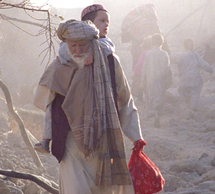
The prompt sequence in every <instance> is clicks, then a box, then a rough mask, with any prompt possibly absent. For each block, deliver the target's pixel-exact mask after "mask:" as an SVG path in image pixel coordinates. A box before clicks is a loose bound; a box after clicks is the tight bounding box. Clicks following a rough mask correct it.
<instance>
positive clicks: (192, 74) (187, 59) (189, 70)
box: [177, 51, 213, 109]
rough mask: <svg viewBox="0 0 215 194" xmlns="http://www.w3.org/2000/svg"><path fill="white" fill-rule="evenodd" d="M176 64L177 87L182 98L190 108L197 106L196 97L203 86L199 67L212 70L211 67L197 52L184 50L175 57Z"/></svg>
mask: <svg viewBox="0 0 215 194" xmlns="http://www.w3.org/2000/svg"><path fill="white" fill-rule="evenodd" d="M177 65H178V71H179V76H180V86H179V88H178V91H179V94H180V96H181V97H182V99H184V100H186V101H189V103H190V106H191V108H192V109H194V108H197V104H198V98H199V95H200V93H201V90H202V87H203V80H202V76H201V72H200V71H201V69H203V70H206V71H207V72H212V71H213V70H212V67H211V66H210V65H209V64H208V63H207V62H206V61H204V60H203V59H202V58H201V57H200V56H199V55H198V54H197V53H195V52H193V51H185V52H184V53H182V54H181V55H179V56H178V57H177Z"/></svg>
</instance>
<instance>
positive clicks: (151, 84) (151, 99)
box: [142, 33, 171, 127]
mask: <svg viewBox="0 0 215 194" xmlns="http://www.w3.org/2000/svg"><path fill="white" fill-rule="evenodd" d="M163 43H164V38H163V36H162V35H161V34H159V33H156V34H154V35H153V36H152V47H153V48H152V50H150V51H148V52H147V53H146V55H145V59H144V63H143V69H142V84H143V88H144V89H145V91H146V108H147V113H148V116H150V115H153V116H154V117H155V121H154V124H155V127H160V116H161V115H162V110H163V106H164V103H165V90H166V89H167V88H168V87H169V86H170V84H169V83H170V81H169V79H171V69H170V60H169V55H168V53H167V52H166V51H164V50H162V45H163Z"/></svg>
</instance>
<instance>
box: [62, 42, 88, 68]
mask: <svg viewBox="0 0 215 194" xmlns="http://www.w3.org/2000/svg"><path fill="white" fill-rule="evenodd" d="M66 47H67V51H68V54H69V56H70V57H71V59H72V60H73V61H74V62H75V63H76V64H77V65H78V67H79V68H83V67H84V65H85V62H86V61H85V60H86V59H87V57H88V56H89V54H90V51H88V52H87V53H84V54H81V57H76V56H75V54H71V53H70V51H69V48H68V46H67V45H66Z"/></svg>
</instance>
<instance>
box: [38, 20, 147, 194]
mask: <svg viewBox="0 0 215 194" xmlns="http://www.w3.org/2000/svg"><path fill="white" fill-rule="evenodd" d="M57 34H58V37H59V38H60V39H61V40H62V41H64V42H66V44H67V51H66V52H67V53H65V56H67V60H65V57H64V58H62V55H61V56H58V57H57V59H56V60H54V61H53V63H52V64H51V65H50V66H49V67H48V68H47V70H46V71H45V72H44V74H43V76H42V77H41V80H40V82H39V86H38V88H37V91H36V95H35V105H36V106H37V107H38V108H40V109H42V110H44V111H46V115H48V114H50V116H46V118H49V119H46V121H45V122H46V125H45V126H46V127H49V128H51V131H52V137H51V138H52V154H53V155H54V156H55V157H56V158H57V159H58V161H59V185H60V194H70V193H72V194H83V193H84V194H95V193H96V194H111V193H115V194H120V193H122V194H132V193H134V190H133V186H132V183H131V179H130V175H129V172H128V169H127V164H126V159H125V150H124V142H123V135H122V131H123V132H124V134H125V135H126V136H127V137H128V138H129V139H130V140H131V141H132V142H133V143H135V142H136V141H137V140H139V139H143V138H142V133H141V129H140V125H139V118H138V113H137V109H136V108H135V106H134V103H133V99H132V97H131V94H130V90H129V87H128V83H127V80H126V78H125V76H124V73H123V71H122V68H121V66H120V64H119V61H118V59H117V58H116V57H114V60H115V83H114V84H112V83H111V75H110V71H109V67H108V66H107V65H106V63H107V59H106V58H105V55H104V54H103V50H102V49H101V46H100V44H99V42H98V40H97V38H98V34H99V31H98V29H97V28H96V27H95V26H94V24H93V23H91V22H90V21H85V22H80V21H75V20H69V21H67V22H65V23H61V24H60V26H59V28H58V31H57ZM68 56H69V57H68ZM113 87H115V89H116V95H114V94H113ZM50 126H51V127H50Z"/></svg>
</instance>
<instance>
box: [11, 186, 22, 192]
mask: <svg viewBox="0 0 215 194" xmlns="http://www.w3.org/2000/svg"><path fill="white" fill-rule="evenodd" d="M8 189H9V190H10V194H24V193H23V192H22V191H21V190H20V189H18V188H16V187H13V186H8Z"/></svg>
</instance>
